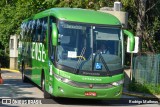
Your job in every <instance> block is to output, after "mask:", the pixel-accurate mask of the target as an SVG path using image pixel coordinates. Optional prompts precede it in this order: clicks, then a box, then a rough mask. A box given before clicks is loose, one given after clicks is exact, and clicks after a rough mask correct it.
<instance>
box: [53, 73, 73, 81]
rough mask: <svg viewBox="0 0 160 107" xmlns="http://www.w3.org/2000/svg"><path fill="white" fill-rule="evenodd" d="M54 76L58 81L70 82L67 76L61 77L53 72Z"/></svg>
mask: <svg viewBox="0 0 160 107" xmlns="http://www.w3.org/2000/svg"><path fill="white" fill-rule="evenodd" d="M54 77H55V78H56V79H57V80H58V81H62V82H64V83H69V82H71V80H69V79H68V78H64V77H61V76H59V75H57V74H54Z"/></svg>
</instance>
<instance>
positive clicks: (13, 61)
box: [10, 57, 18, 69]
mask: <svg viewBox="0 0 160 107" xmlns="http://www.w3.org/2000/svg"><path fill="white" fill-rule="evenodd" d="M10 69H18V63H17V58H15V57H10Z"/></svg>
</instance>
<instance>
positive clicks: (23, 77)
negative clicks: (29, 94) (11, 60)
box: [22, 65, 28, 83]
mask: <svg viewBox="0 0 160 107" xmlns="http://www.w3.org/2000/svg"><path fill="white" fill-rule="evenodd" d="M22 82H23V83H27V82H28V78H27V77H26V76H25V75H24V65H22Z"/></svg>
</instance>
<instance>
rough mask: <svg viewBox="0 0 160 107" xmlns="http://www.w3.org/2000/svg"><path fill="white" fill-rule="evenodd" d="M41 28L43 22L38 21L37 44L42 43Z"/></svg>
mask: <svg viewBox="0 0 160 107" xmlns="http://www.w3.org/2000/svg"><path fill="white" fill-rule="evenodd" d="M41 28H42V24H41V21H40V20H39V19H38V20H37V26H36V41H37V42H40V36H41Z"/></svg>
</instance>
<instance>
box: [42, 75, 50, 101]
mask: <svg viewBox="0 0 160 107" xmlns="http://www.w3.org/2000/svg"><path fill="white" fill-rule="evenodd" d="M41 88H42V91H43V96H44V98H45V99H49V98H51V95H50V94H49V93H48V92H47V91H46V89H45V75H44V73H42V81H41Z"/></svg>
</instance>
